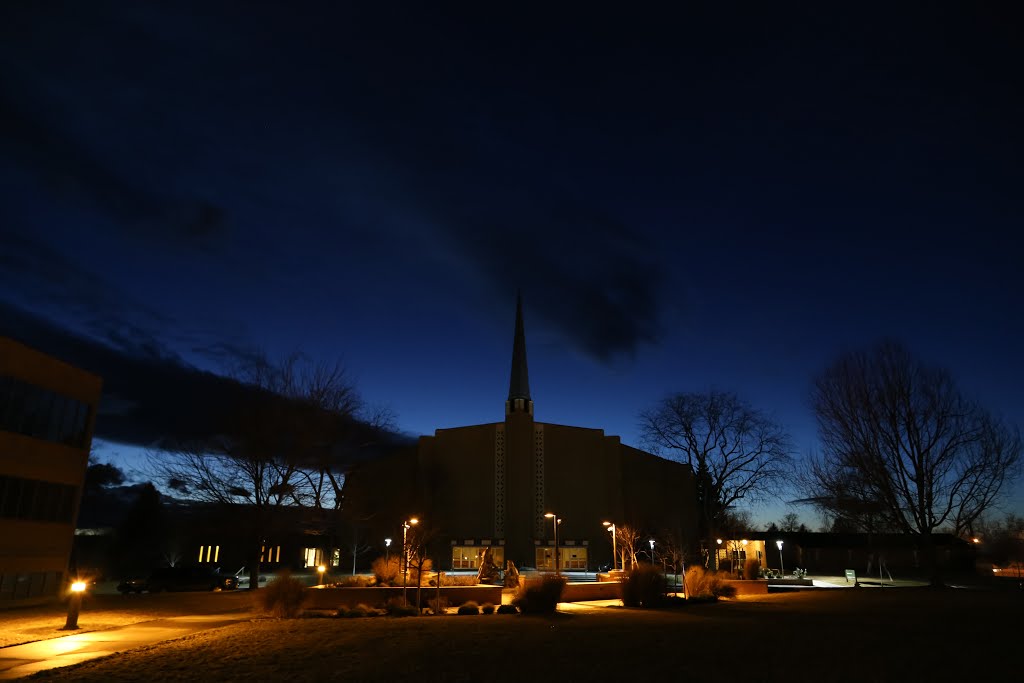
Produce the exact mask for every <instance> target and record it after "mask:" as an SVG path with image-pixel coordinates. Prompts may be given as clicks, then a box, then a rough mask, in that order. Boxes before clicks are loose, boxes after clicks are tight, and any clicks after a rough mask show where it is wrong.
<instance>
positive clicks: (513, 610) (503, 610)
mask: <svg viewBox="0 0 1024 683" xmlns="http://www.w3.org/2000/svg"><path fill="white" fill-rule="evenodd" d="M498 614H519V608H517V607H516V606H515V605H498Z"/></svg>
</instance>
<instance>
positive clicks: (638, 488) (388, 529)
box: [345, 300, 696, 571]
mask: <svg viewBox="0 0 1024 683" xmlns="http://www.w3.org/2000/svg"><path fill="white" fill-rule="evenodd" d="M694 499H695V485H694V477H693V472H692V471H691V470H690V468H689V466H687V465H683V464H680V463H677V462H673V461H670V460H665V459H663V458H660V457H658V456H655V455H652V454H650V453H646V452H644V451H641V450H639V449H636V448H632V447H630V446H627V445H625V444H623V443H622V442H621V440H620V439H619V437H617V436H608V435H606V434H605V433H604V431H603V430H601V429H591V428H586V427H570V426H565V425H559V424H552V423H548V422H538V421H537V420H535V419H534V403H533V399H532V397H531V395H530V382H529V374H528V372H527V363H526V336H525V332H524V326H523V309H522V301H521V300H519V301H517V306H516V320H515V335H514V338H513V344H512V373H511V379H510V382H509V390H508V398H507V399H506V401H505V419H504V420H503V421H501V422H494V423H490V424H481V425H472V426H468V427H455V428H449V429H438V430H436V431H435V432H434V435H433V436H423V437H420V439H419V442H418V443H417V444H416V445H415V446H413V447H410V448H408V449H406V450H404V451H401V452H398V453H395V454H392V455H390V456H388V457H385V458H382V459H379V460H375V461H371V462H368V463H366V464H364V465H362V466H361V467H359V468H358V469H356V470H354V471H352V472H351V473H350V474H349V476H348V479H347V481H346V484H345V505H346V510H347V512H348V513H349V516H350V518H352V519H359V520H362V521H363V523H365V525H366V527H365V528H366V530H367V533H368V537H364V538H365V540H366V542H367V543H368V544H370V545H372V546H377V545H382V544H383V540H384V539H385V538H390V539H393V543H392V545H391V546H390V551H391V552H394V553H396V554H397V553H400V552H401V550H400V548H401V542H402V533H403V525H404V524H405V523H406V522H407V521H408V520H410V519H412V518H415V519H417V520H418V523H417V524H416V526H414V527H413V526H410V529H409V530H408V531H407V533H412V534H415V535H416V539H417V541H422V542H423V543H424V544H425V545H426V548H427V550H428V552H427V556H428V557H430V558H432V559H433V562H434V563H435V567H436V568H437V569H441V570H469V569H476V568H477V567H478V566H479V559H480V557H481V554H482V553H483V550H484V549H485V548H490V549H491V555H492V559H493V560H494V562H495V563H496V564H497V565H498V566H499V567H504V565H505V561H506V560H512V561H513V562H514V563H515V565H516V566H517V567H533V568H536V569H539V570H554V569H555V568H556V565H555V555H556V553H557V555H558V563H557V568H558V569H560V570H562V571H573V570H581V571H586V570H589V571H594V570H595V569H596V568H597V567H599V566H603V565H610V564H611V563H612V538H611V534H609V533H608V527H607V526H605V525H604V524H603V523H605V522H609V523H611V524H617V525H620V526H621V525H628V526H630V527H632V528H634V529H638V530H640V531H641V532H642V533H644V534H645V536H644V539H645V540H644V544H643V545H644V548H646V547H647V543H646V538H647V536H646V535H647V534H649V535H650V536H651V537H653V538H659V539H670V540H671V542H672V543H673V544H674V545H675V546H676V547H685V546H686V545H688V544H691V543H692V542H693V541H694V539H695V538H696V505H695V503H694ZM381 554H383V553H381ZM655 557H656V558H657V557H658V555H657V553H655ZM658 562H659V563H660V559H659V560H658Z"/></svg>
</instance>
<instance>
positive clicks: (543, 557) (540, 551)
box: [536, 546, 588, 572]
mask: <svg viewBox="0 0 1024 683" xmlns="http://www.w3.org/2000/svg"><path fill="white" fill-rule="evenodd" d="M558 554H559V557H558V568H559V569H564V570H576V569H578V570H584V571H585V570H586V569H588V565H587V549H586V548H585V547H582V546H561V547H559V549H558ZM536 561H537V569H539V570H541V571H550V572H553V571H555V549H554V547H553V546H538V547H537V560H536Z"/></svg>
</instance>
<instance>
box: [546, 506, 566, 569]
mask: <svg viewBox="0 0 1024 683" xmlns="http://www.w3.org/2000/svg"><path fill="white" fill-rule="evenodd" d="M544 516H545V517H547V518H548V519H550V520H551V527H552V528H553V529H554V530H555V574H556V575H561V573H562V572H561V569H560V568H559V566H558V525H559V524H561V523H562V520H560V519H559V518H558V515H556V514H555V513H554V512H548V513H546V514H545V515H544Z"/></svg>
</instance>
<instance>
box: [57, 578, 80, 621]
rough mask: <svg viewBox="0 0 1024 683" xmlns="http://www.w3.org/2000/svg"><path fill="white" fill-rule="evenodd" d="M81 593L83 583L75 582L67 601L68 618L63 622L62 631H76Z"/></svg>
mask: <svg viewBox="0 0 1024 683" xmlns="http://www.w3.org/2000/svg"><path fill="white" fill-rule="evenodd" d="M83 593H85V581H75V582H74V583H73V584H71V599H70V600H68V618H67V620H66V621H65V622H64V628H62V629H61V630H62V631H74V630H77V629H78V612H79V611H80V610H81V609H82V594H83Z"/></svg>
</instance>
